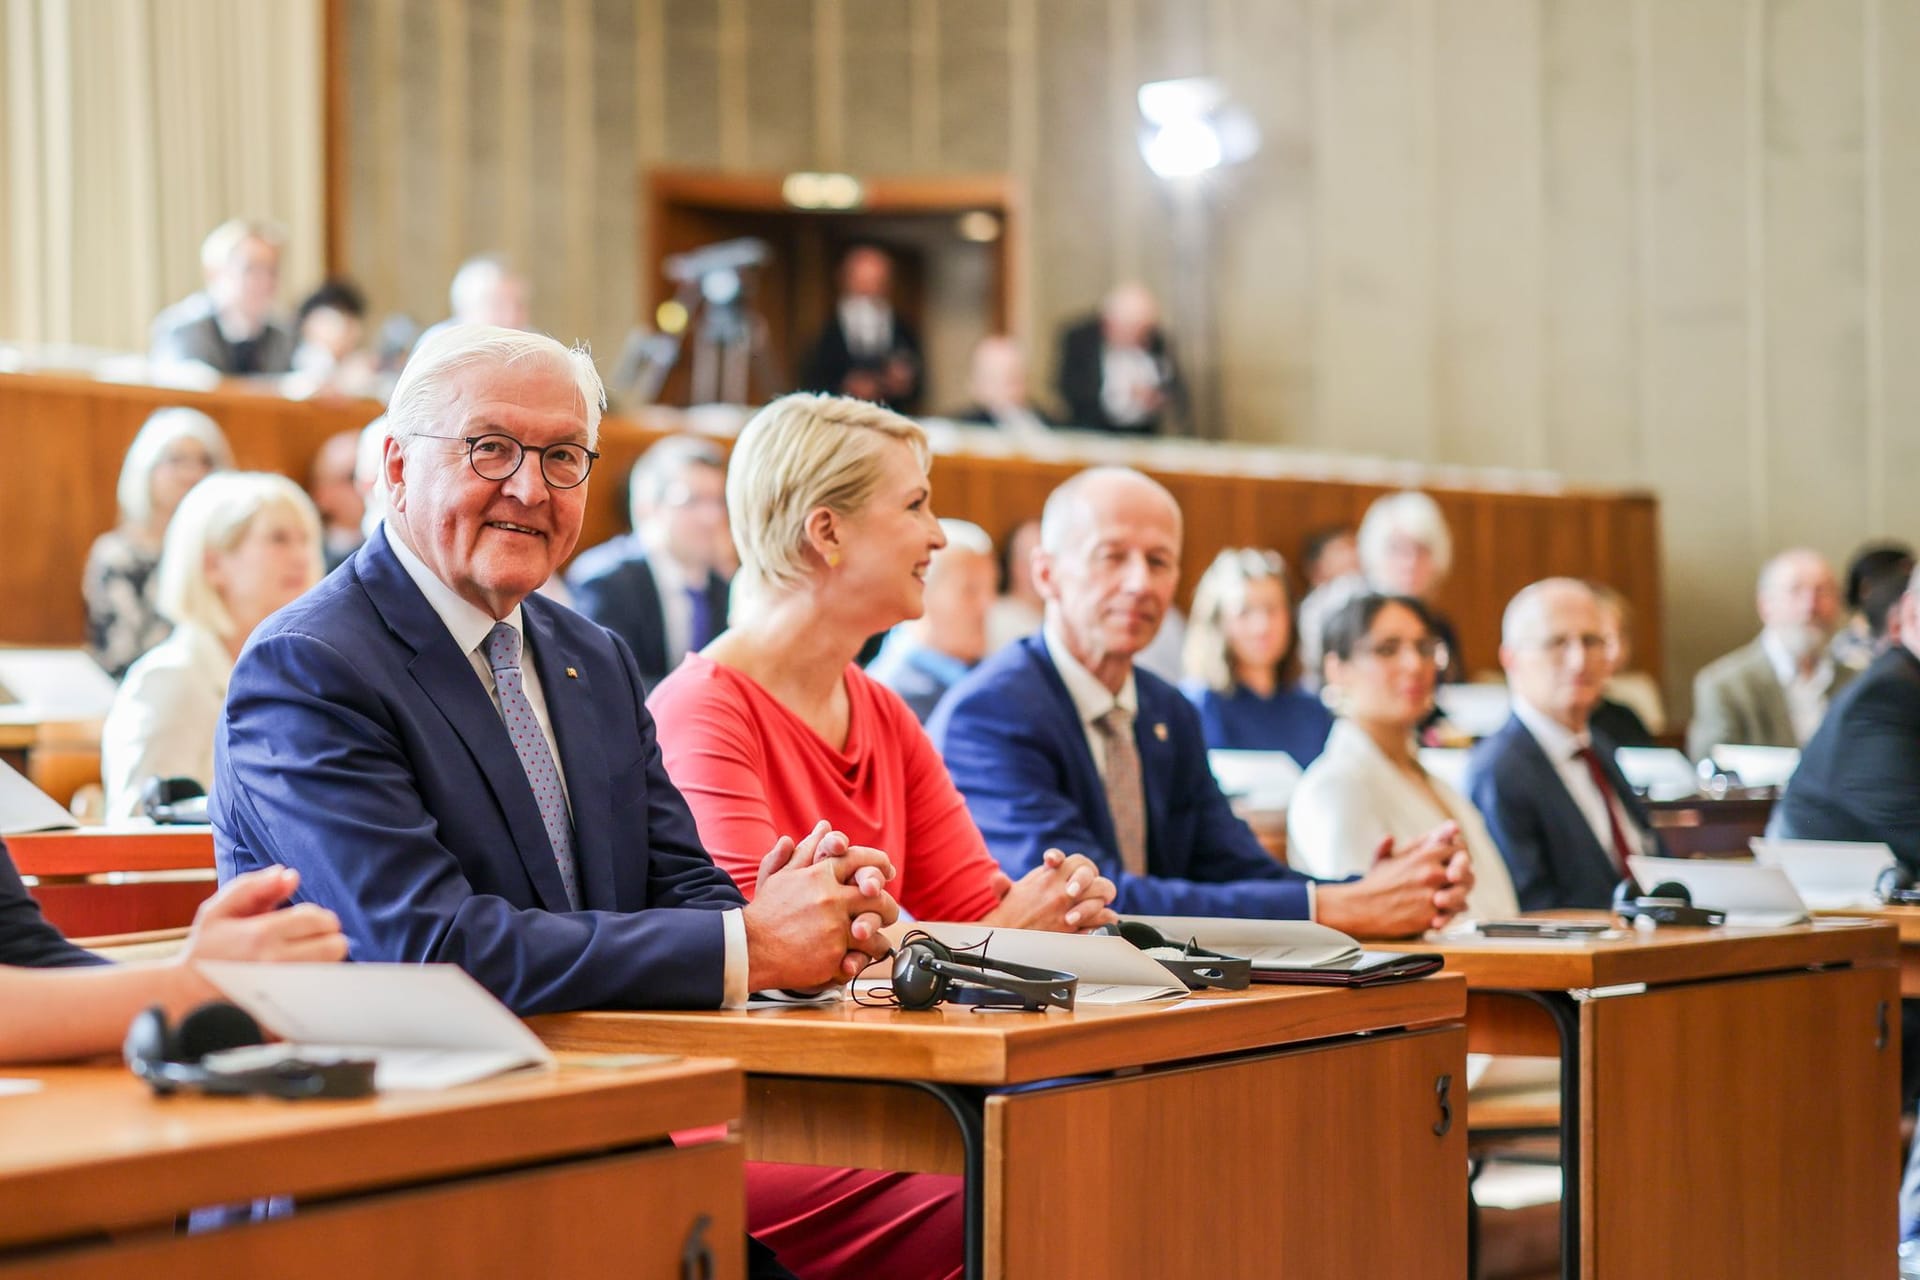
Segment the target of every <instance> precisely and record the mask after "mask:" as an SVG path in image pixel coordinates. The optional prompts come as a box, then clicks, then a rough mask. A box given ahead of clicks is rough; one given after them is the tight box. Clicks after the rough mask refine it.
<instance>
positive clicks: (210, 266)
mask: <svg viewBox="0 0 1920 1280" xmlns="http://www.w3.org/2000/svg"><path fill="white" fill-rule="evenodd" d="M282 239H283V238H282V236H281V233H280V231H279V229H278V228H276V227H274V226H272V225H271V224H269V223H265V222H249V221H246V220H244V219H240V218H235V219H232V220H231V221H228V222H223V223H221V224H220V225H219V226H217V227H215V228H214V229H213V231H212V232H211V233H210V234H209V235H208V236H207V238H206V240H205V241H204V242H203V243H202V244H201V246H200V269H201V272H202V273H203V274H204V275H205V277H206V288H205V289H203V290H202V291H201V292H199V293H196V294H193V295H192V296H190V297H188V298H186V299H184V300H182V301H180V302H177V303H175V304H174V305H173V306H171V307H168V308H167V309H166V310H165V311H162V312H161V313H160V314H159V315H158V316H157V317H155V319H154V322H153V334H152V347H153V350H152V356H153V359H155V360H157V361H162V362H168V363H177V362H180V361H192V362H196V363H199V364H204V365H207V366H209V367H210V368H212V369H214V370H215V371H217V372H219V373H223V374H226V375H228V376H230V377H246V376H249V375H253V374H268V373H285V372H287V371H288V370H289V369H291V368H293V348H294V340H293V331H292V330H291V329H289V328H288V327H287V326H286V325H284V324H282V323H281V322H280V321H278V320H276V319H275V318H274V316H273V306H274V298H275V295H276V294H277V293H278V292H279V290H280V249H281V245H282Z"/></svg>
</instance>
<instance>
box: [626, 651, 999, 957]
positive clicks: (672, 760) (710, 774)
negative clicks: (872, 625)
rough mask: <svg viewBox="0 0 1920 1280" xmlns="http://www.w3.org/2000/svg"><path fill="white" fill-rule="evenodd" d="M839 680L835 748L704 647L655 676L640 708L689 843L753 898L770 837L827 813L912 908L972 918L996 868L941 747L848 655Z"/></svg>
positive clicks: (803, 828)
mask: <svg viewBox="0 0 1920 1280" xmlns="http://www.w3.org/2000/svg"><path fill="white" fill-rule="evenodd" d="M846 681H847V702H848V724H847V745H846V747H845V748H844V749H842V750H835V749H834V748H833V747H832V746H830V745H828V744H827V742H826V741H825V740H824V739H822V738H821V737H820V735H819V734H817V733H815V732H814V731H813V729H812V728H811V727H809V726H808V725H807V724H806V722H805V721H803V720H801V719H800V717H799V716H797V715H795V714H794V713H793V712H792V711H790V710H788V709H787V707H786V706H785V704H783V703H781V702H780V701H778V700H777V699H776V698H774V696H773V695H772V694H770V693H768V692H767V691H766V689H765V688H763V687H762V686H761V685H760V684H759V683H758V682H757V681H755V680H753V679H751V678H750V677H748V676H745V675H743V674H741V673H740V672H738V671H735V670H734V669H733V668H731V667H726V666H722V665H721V664H720V663H717V662H715V661H713V659H711V658H705V657H702V656H701V655H699V654H697V653H695V654H689V655H688V656H687V660H686V661H685V662H684V663H682V664H681V666H680V668H679V669H678V670H677V671H675V672H674V673H673V674H672V675H670V676H668V677H667V678H666V679H665V680H663V681H661V682H660V684H659V686H658V687H656V688H655V689H654V691H653V694H652V696H651V697H649V698H648V699H647V708H648V710H650V711H652V712H653V718H654V720H655V721H656V723H657V725H658V729H659V735H660V750H661V754H662V755H663V757H664V758H665V760H666V766H667V773H668V774H669V775H670V776H671V777H672V778H673V781H674V785H675V786H677V787H679V788H680V791H681V794H683V795H685V796H686V798H687V804H688V805H689V806H690V807H691V808H692V809H693V817H694V821H695V822H696V823H698V824H699V827H700V841H701V843H702V844H704V845H706V847H707V852H708V853H710V854H712V855H713V860H714V862H716V863H717V864H719V865H720V866H721V867H722V868H724V869H725V870H726V872H727V874H729V875H731V876H732V877H733V878H734V881H735V882H736V883H738V884H739V886H740V892H742V893H744V894H746V895H747V897H749V898H751V897H753V890H754V880H755V879H756V877H757V876H758V874H759V870H760V860H761V859H762V858H764V857H766V856H767V851H768V850H769V849H771V848H773V844H774V841H776V840H778V839H779V838H780V837H781V836H792V837H793V838H794V839H796V840H798V839H799V838H801V837H802V836H804V835H806V834H807V833H808V832H810V831H812V830H813V827H814V824H815V823H817V822H819V821H820V819H822V818H825V819H826V820H827V821H828V822H830V823H832V824H833V827H834V829H835V830H836V831H841V832H845V833H846V836H847V838H848V839H849V840H851V841H852V842H853V843H854V844H858V845H868V846H871V847H872V848H875V849H880V850H883V851H884V852H885V853H886V854H887V855H888V856H889V857H890V858H892V859H893V866H894V870H895V872H896V875H895V878H894V880H893V882H892V883H891V884H890V885H888V886H887V888H888V891H889V892H890V893H892V894H893V896H894V899H895V900H896V901H898V902H899V903H900V905H901V906H903V907H905V908H906V909H907V910H908V911H910V912H911V913H913V915H914V917H915V918H916V919H920V920H978V919H980V918H981V917H982V916H984V915H986V914H987V913H988V912H989V911H992V910H993V909H994V908H995V907H997V906H998V905H1000V896H999V894H997V893H996V892H995V891H994V878H993V873H994V872H995V871H996V870H998V869H999V868H998V865H997V864H996V863H995V862H994V860H993V855H992V854H990V853H988V852H987V845H986V841H985V840H983V839H982V838H981V836H980V830H979V828H978V827H976V826H974V825H973V817H972V815H970V814H969V813H968V812H967V803H966V801H965V800H963V799H962V798H961V796H960V793H959V792H958V791H957V790H955V789H954V785H953V780H952V779H951V778H949V777H948V776H947V767H946V765H945V764H944V763H943V762H942V761H941V759H940V753H939V752H937V751H935V750H934V748H933V743H932V741H931V740H929V739H928V737H927V734H926V731H925V730H924V729H922V728H921V727H920V722H919V721H918V720H916V719H914V715H913V712H912V711H910V710H908V709H907V704H906V703H904V702H902V701H901V700H900V696H899V695H898V694H896V693H894V692H893V691H892V690H891V689H888V688H886V687H884V686H883V685H880V684H877V683H876V682H875V681H873V680H872V679H871V678H869V677H868V676H867V674H866V673H865V672H864V671H862V670H860V668H859V667H857V666H854V665H852V664H849V665H848V667H847V674H846Z"/></svg>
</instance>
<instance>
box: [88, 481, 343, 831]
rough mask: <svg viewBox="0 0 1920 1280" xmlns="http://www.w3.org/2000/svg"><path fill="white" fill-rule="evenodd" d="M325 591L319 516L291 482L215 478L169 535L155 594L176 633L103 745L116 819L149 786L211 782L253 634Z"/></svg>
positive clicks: (144, 664) (139, 673)
mask: <svg viewBox="0 0 1920 1280" xmlns="http://www.w3.org/2000/svg"><path fill="white" fill-rule="evenodd" d="M318 581H320V517H319V514H318V513H317V512H316V511H315V510H314V508H313V503H312V502H310V501H308V499H307V495H306V494H305V493H303V492H301V490H300V486H298V485H296V484H295V483H294V482H293V481H291V480H289V479H287V478H286V477H285V476H278V475H270V474H266V473H262V472H257V471H236V472H228V473H226V474H224V475H215V476H208V477H207V478H206V479H205V480H202V481H201V482H200V483H199V484H197V485H195V486H194V487H193V490H192V492H190V493H188V494H187V496H186V497H185V498H184V499H182V500H181V502H180V507H179V510H178V511H177V512H175V513H174V518H173V523H172V524H170V525H168V526H167V539H166V551H165V553H164V554H163V555H162V556H161V557H160V571H159V575H158V578H157V582H158V586H157V588H156V590H155V595H156V598H157V602H158V604H159V607H160V612H161V613H162V614H164V615H165V616H166V617H167V618H169V619H171V620H172V621H173V624H174V627H173V634H171V635H169V636H168V637H167V638H166V640H164V641H163V642H161V643H160V644H159V645H157V646H156V647H155V648H153V649H152V650H150V651H149V652H148V653H147V654H145V655H144V656H143V657H141V658H140V660H139V661H137V662H135V663H134V664H133V666H132V667H131V668H130V669H129V670H128V672H127V678H126V680H125V682H124V683H122V684H121V686H120V692H119V694H118V696H117V697H115V698H114V700H113V709H112V711H110V712H109V713H108V714H107V720H106V725H105V726H104V728H103V729H102V730H101V735H100V772H101V777H102V780H103V781H104V782H105V785H106V789H107V812H108V815H109V816H110V817H112V818H130V817H133V816H135V815H137V814H138V813H139V812H140V792H141V788H142V787H143V786H144V785H145V784H146V781H147V779H149V778H156V777H158V778H192V779H193V780H194V781H195V782H198V783H199V784H200V785H201V787H202V788H207V787H210V786H211V785H212V782H213V735H214V730H215V729H216V728H217V727H218V725H219V722H220V714H221V710H222V708H223V707H224V706H225V704H226V699H227V677H228V676H230V675H231V674H232V673H233V661H234V659H235V658H237V657H238V656H239V654H240V648H241V646H242V645H244V644H246V642H247V637H248V636H250V635H252V634H253V629H254V628H255V627H257V626H259V625H260V623H262V622H264V621H265V620H266V618H267V615H268V614H270V613H272V612H273V611H274V610H276V609H278V608H280V607H281V606H282V605H285V604H289V603H291V602H292V601H293V600H294V599H295V598H296V597H297V596H299V595H300V594H301V593H302V592H304V591H306V590H307V588H309V587H311V586H312V585H313V584H314V583H316V582H318Z"/></svg>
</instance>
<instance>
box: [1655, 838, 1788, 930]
mask: <svg viewBox="0 0 1920 1280" xmlns="http://www.w3.org/2000/svg"><path fill="white" fill-rule="evenodd" d="M1627 865H1628V866H1629V867H1631V868H1632V869H1633V878H1634V879H1635V880H1637V881H1639V882H1640V888H1641V890H1642V891H1644V892H1646V893H1652V892H1653V888H1654V886H1655V885H1657V884H1659V883H1660V882H1661V881H1663V880H1675V881H1678V882H1679V883H1681V884H1683V885H1685V886H1686V887H1687V893H1688V895H1689V896H1691V897H1692V899H1693V905H1694V906H1696V907H1704V908H1706V909H1707V910H1709V911H1724V912H1726V913H1727V923H1728V924H1730V925H1735V926H1740V927H1746V928H1754V929H1772V928H1777V927H1779V926H1781V925H1789V924H1799V923H1801V922H1802V921H1804V920H1805V919H1806V918H1807V904H1806V903H1805V902H1804V901H1802V900H1801V898H1800V895H1799V894H1798V893H1796V892H1794V888H1793V882H1792V881H1791V880H1789V879H1787V876H1786V873H1785V872H1783V871H1781V870H1780V869H1779V868H1778V867H1763V866H1761V865H1760V864H1759V863H1757V862H1747V861H1744V860H1740V861H1734V860H1729V859H1722V858H1643V857H1639V856H1638V855H1636V856H1634V857H1631V858H1628V859H1627Z"/></svg>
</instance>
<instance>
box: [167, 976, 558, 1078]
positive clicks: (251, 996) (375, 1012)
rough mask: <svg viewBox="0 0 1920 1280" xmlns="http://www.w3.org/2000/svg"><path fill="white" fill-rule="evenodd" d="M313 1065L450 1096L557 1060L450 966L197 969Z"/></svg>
mask: <svg viewBox="0 0 1920 1280" xmlns="http://www.w3.org/2000/svg"><path fill="white" fill-rule="evenodd" d="M196 967H197V968H198V969H199V970H200V972H201V973H203V974H205V975H206V978H207V981H209V982H211V983H213V985H214V986H216V987H218V988H220V990H221V992H222V993H223V994H225V995H226V997H227V998H228V999H229V1000H232V1001H233V1002H234V1003H235V1004H237V1005H239V1006H240V1007H241V1008H242V1009H245V1010H246V1011H247V1012H248V1013H250V1014H252V1015H253V1018H254V1021H256V1022H258V1023H259V1024H260V1025H261V1026H262V1027H264V1028H265V1029H267V1030H268V1031H271V1032H272V1033H273V1034H275V1035H277V1036H280V1037H282V1038H284V1039H286V1040H288V1041H291V1042H292V1047H293V1049H294V1050H295V1051H297V1052H298V1053H299V1054H300V1055H301V1056H302V1057H307V1058H316V1059H324V1058H372V1059H373V1060H374V1064H375V1065H374V1075H373V1080H374V1086H375V1087H376V1088H378V1089H383V1090H385V1089H445V1088H448V1087H450V1086H452V1085H456V1084H466V1083H468V1082H469V1081H473V1080H483V1079H485V1078H486V1077H488V1076H493V1075H499V1074H500V1073H501V1072H504V1071H513V1070H515V1069H517V1068H520V1067H551V1066H552V1065H553V1055H552V1054H551V1053H549V1052H548V1051H547V1047H546V1046H545V1045H544V1044H542V1043H540V1038H539V1037H538V1036H536V1035H534V1034H533V1032H531V1031H529V1030H528V1029H527V1026H526V1024H525V1023H523V1022H521V1021H520V1019H518V1018H516V1017H514V1016H513V1014H512V1013H511V1012H510V1011H509V1010H508V1009H507V1007H506V1006H505V1005H503V1004H501V1003H500V1002H499V1001H498V1000H496V999H494V998H493V996H492V995H491V994H490V993H488V991H487V990H486V988H484V987H482V986H481V985H480V984H479V983H477V982H475V981H474V980H473V979H472V978H470V977H468V976H467V974H466V973H465V972H464V971H462V970H461V969H459V968H457V967H456V966H454V965H450V964H237V963H230V962H219V961H210V960H208V961H201V962H200V963H199V964H198V966H196Z"/></svg>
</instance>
